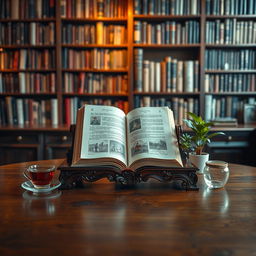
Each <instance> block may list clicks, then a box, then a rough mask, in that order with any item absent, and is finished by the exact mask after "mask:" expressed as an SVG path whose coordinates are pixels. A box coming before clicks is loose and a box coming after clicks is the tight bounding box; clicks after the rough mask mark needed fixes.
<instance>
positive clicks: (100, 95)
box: [63, 93, 128, 98]
mask: <svg viewBox="0 0 256 256" xmlns="http://www.w3.org/2000/svg"><path fill="white" fill-rule="evenodd" d="M63 96H65V97H75V96H79V97H83V96H84V97H111V98H112V97H113V98H116V97H128V94H127V93H63Z"/></svg>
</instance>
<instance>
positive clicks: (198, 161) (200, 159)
mask: <svg viewBox="0 0 256 256" xmlns="http://www.w3.org/2000/svg"><path fill="white" fill-rule="evenodd" d="M208 160H209V154H208V153H204V152H203V153H202V155H196V154H195V153H189V161H190V162H191V163H192V164H193V165H194V166H196V167H197V168H198V169H199V171H198V173H203V171H204V167H205V163H206V162H207V161H208Z"/></svg>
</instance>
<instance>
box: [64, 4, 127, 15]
mask: <svg viewBox="0 0 256 256" xmlns="http://www.w3.org/2000/svg"><path fill="white" fill-rule="evenodd" d="M60 5H61V17H62V18H80V19H81V18H93V17H127V0H122V1H118V0H61V1H60Z"/></svg>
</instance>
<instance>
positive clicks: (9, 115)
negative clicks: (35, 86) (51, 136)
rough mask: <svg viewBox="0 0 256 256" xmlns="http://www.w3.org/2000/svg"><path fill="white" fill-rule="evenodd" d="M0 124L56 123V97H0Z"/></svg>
mask: <svg viewBox="0 0 256 256" xmlns="http://www.w3.org/2000/svg"><path fill="white" fill-rule="evenodd" d="M0 125H20V126H23V125H58V106H57V99H50V100H40V101H37V100H33V99H23V98H22V99H21V98H15V97H10V96H8V97H6V98H5V99H0Z"/></svg>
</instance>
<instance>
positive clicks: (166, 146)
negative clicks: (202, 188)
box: [127, 107, 177, 165]
mask: <svg viewBox="0 0 256 256" xmlns="http://www.w3.org/2000/svg"><path fill="white" fill-rule="evenodd" d="M127 126H128V127H127V142H128V160H129V161H128V163H129V165H131V164H132V162H134V161H136V160H139V159H141V158H159V159H175V158H176V157H177V138H176V133H175V123H174V119H173V113H172V111H171V110H170V109H168V107H142V108H137V109H135V110H133V111H131V112H130V113H129V114H128V115H127Z"/></svg>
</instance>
